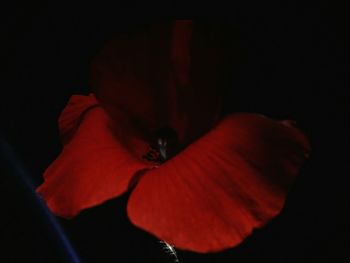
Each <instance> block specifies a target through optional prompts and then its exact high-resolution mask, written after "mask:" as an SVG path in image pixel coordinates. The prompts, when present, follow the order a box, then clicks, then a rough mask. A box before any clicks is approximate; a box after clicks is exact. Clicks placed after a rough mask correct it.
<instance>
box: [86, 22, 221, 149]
mask: <svg viewBox="0 0 350 263" xmlns="http://www.w3.org/2000/svg"><path fill="white" fill-rule="evenodd" d="M194 28H195V29H194V30H193V32H192V22H191V21H188V20H177V21H175V22H173V23H163V24H157V25H153V26H151V27H150V28H149V30H148V31H145V32H137V33H135V34H129V35H128V36H119V37H118V38H117V39H114V40H113V41H111V42H109V43H108V44H107V45H106V46H105V47H104V49H103V50H102V51H101V52H100V53H99V54H98V55H97V56H96V58H95V59H94V61H93V63H92V70H91V75H92V76H91V86H92V87H93V88H94V92H95V93H96V96H97V98H98V99H99V101H100V102H101V105H102V106H103V107H104V108H105V109H106V111H107V112H108V113H109V114H110V115H111V116H113V115H114V112H115V111H117V112H119V111H120V110H122V111H123V112H126V113H127V114H128V115H129V116H130V118H132V119H133V120H136V121H137V122H138V123H139V124H140V125H141V126H143V128H144V129H145V130H147V131H149V132H153V131H155V130H157V129H159V128H163V127H164V126H171V127H172V128H174V129H175V130H176V131H177V133H178V136H179V140H180V142H181V143H182V144H184V145H185V144H188V143H189V142H190V141H192V140H193V139H195V138H197V137H198V136H199V135H201V134H203V133H205V132H206V131H207V130H209V129H210V128H211V127H212V126H213V125H214V123H215V122H216V121H217V117H218V113H219V110H220V103H219V101H220V98H219V92H218V88H217V87H218V86H220V85H219V78H220V77H219V65H218V63H219V55H218V48H217V47H215V46H213V45H210V44H208V43H207V42H208V41H206V40H205V39H204V35H205V34H204V33H203V32H202V31H203V30H202V29H201V28H199V27H194ZM113 118H114V117H113Z"/></svg>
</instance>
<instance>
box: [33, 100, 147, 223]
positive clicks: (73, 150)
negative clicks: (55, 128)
mask: <svg viewBox="0 0 350 263" xmlns="http://www.w3.org/2000/svg"><path fill="white" fill-rule="evenodd" d="M59 124H60V130H61V133H62V136H63V140H64V142H65V144H64V147H63V151H62V153H61V154H60V155H59V156H58V158H57V159H56V160H55V161H54V162H53V163H52V164H51V165H50V166H49V168H48V169H47V170H46V171H45V174H44V180H45V181H44V183H43V184H42V185H41V186H40V187H39V188H38V189H37V192H38V193H39V194H40V195H42V197H43V198H44V199H45V200H46V202H47V204H48V206H49V208H50V209H51V210H52V212H54V213H55V214H57V215H60V216H62V217H67V218H69V217H73V216H75V215H76V214H78V213H79V212H80V211H81V210H82V209H85V208H88V207H91V206H94V205H97V204H100V203H102V202H104V201H106V200H108V199H111V198H113V197H116V196H119V195H121V194H122V193H123V192H125V191H126V190H127V189H128V187H129V183H130V181H131V180H132V179H133V178H134V176H135V174H136V173H137V172H139V171H142V170H144V169H146V167H147V165H146V164H145V163H143V162H142V161H141V160H140V159H138V156H140V154H141V153H142V152H145V151H146V150H147V144H146V143H145V142H144V141H143V140H142V139H141V137H140V135H139V134H137V133H136V132H135V130H134V129H133V127H132V126H131V125H130V123H129V122H128V121H127V120H126V119H125V118H124V117H123V115H122V114H120V115H119V117H118V118H117V119H115V120H113V122H112V121H111V119H110V118H109V117H108V116H107V114H106V113H105V112H104V110H103V109H102V108H101V107H99V106H98V105H97V101H96V99H95V98H94V97H93V96H73V97H72V98H71V100H70V102H69V103H68V105H67V107H66V108H65V109H64V111H63V113H62V115H61V117H60V121H59ZM67 135H69V136H68V137H67Z"/></svg>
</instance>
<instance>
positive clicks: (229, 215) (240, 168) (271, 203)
mask: <svg viewBox="0 0 350 263" xmlns="http://www.w3.org/2000/svg"><path fill="white" fill-rule="evenodd" d="M309 151H310V146H309V143H308V141H307V139H306V138H305V137H304V135H303V134H302V133H301V132H300V131H299V130H298V129H296V128H294V127H291V126H288V125H285V124H284V123H282V122H277V121H273V120H271V119H269V118H266V117H264V116H262V115H257V114H243V113H242V114H233V115H230V116H228V117H226V118H225V119H224V120H222V121H221V122H220V124H219V125H218V126H217V127H216V128H214V129H213V130H211V131H210V132H209V133H207V134H206V135H204V136H203V137H202V138H200V139H199V140H197V141H195V142H194V143H193V144H192V145H190V146H189V147H188V148H186V149H185V150H184V151H183V152H181V153H180V154H178V155H177V156H175V157H174V158H173V159H170V160H169V161H167V162H166V163H164V164H163V165H161V166H160V167H159V168H158V169H154V170H151V171H149V172H147V173H146V175H145V176H144V177H142V178H141V179H140V181H139V183H138V184H137V186H136V188H135V189H134V190H133V192H132V194H131V197H130V200H129V203H128V215H129V217H130V219H131V221H132V222H133V223H134V224H135V225H137V226H139V227H140V228H142V229H144V230H146V231H148V232H150V233H152V234H154V235H156V236H157V237H158V238H159V239H162V240H165V241H166V242H168V243H170V244H173V245H175V247H178V248H181V249H185V250H191V251H196V252H203V253H204V252H215V251H221V250H223V249H227V248H231V247H233V246H235V245H237V244H239V243H240V242H242V240H243V239H244V238H245V237H247V236H248V235H249V234H251V232H252V230H253V229H255V228H259V227H261V226H263V225H264V224H266V223H267V222H268V221H269V220H270V219H272V218H273V217H274V216H276V215H277V214H278V213H279V212H280V211H281V209H282V208H283V205H284V202H285V198H286V193H287V191H288V187H289V186H290V184H291V183H292V182H293V180H294V178H295V176H296V175H297V172H298V170H299V168H300V166H301V165H302V163H303V162H304V161H305V159H306V158H307V156H308V154H309Z"/></svg>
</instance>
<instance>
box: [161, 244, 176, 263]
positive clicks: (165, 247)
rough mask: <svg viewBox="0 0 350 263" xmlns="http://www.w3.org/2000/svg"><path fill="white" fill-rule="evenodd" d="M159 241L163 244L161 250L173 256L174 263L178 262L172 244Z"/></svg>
mask: <svg viewBox="0 0 350 263" xmlns="http://www.w3.org/2000/svg"><path fill="white" fill-rule="evenodd" d="M159 243H161V244H163V250H164V251H165V252H166V253H167V254H170V255H171V256H173V258H174V263H180V261H179V258H178V257H177V254H176V250H175V249H174V246H172V245H170V244H168V243H167V242H165V241H159Z"/></svg>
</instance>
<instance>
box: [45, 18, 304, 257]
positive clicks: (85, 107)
mask: <svg viewBox="0 0 350 263" xmlns="http://www.w3.org/2000/svg"><path fill="white" fill-rule="evenodd" d="M196 30H197V31H196ZM202 36H203V35H202V34H201V33H200V30H199V29H196V28H194V30H192V23H191V22H190V21H177V22H176V23H174V24H173V25H171V24H170V23H169V24H163V25H158V26H155V27H153V28H152V30H150V31H149V32H147V33H140V34H137V35H135V36H125V37H124V38H119V39H118V40H116V41H112V42H111V44H109V45H108V46H107V47H106V48H105V49H104V51H103V52H102V53H101V54H100V55H99V56H98V57H97V58H96V59H95V62H94V65H93V81H92V84H93V86H94V87H95V90H94V93H95V94H91V95H89V96H80V95H74V96H72V97H71V99H70V101H69V103H68V105H67V106H66V108H65V109H64V111H63V113H62V115H61V116H60V119H59V127H60V132H61V136H62V141H63V144H64V147H63V151H62V153H61V154H60V155H59V157H58V158H57V159H56V160H55V161H54V162H53V163H52V164H51V166H50V167H49V168H48V169H47V170H46V172H45V174H44V179H45V182H44V183H43V184H42V185H41V186H40V187H39V188H38V193H39V194H40V195H42V196H43V198H44V199H45V200H46V202H47V204H48V206H49V208H50V209H51V210H52V212H53V213H55V214H56V215H59V216H62V217H66V218H71V217H73V216H75V215H77V214H78V213H79V212H80V211H81V210H83V209H86V208H89V207H92V206H95V205H98V204H101V203H103V202H105V201H106V200H109V199H112V198H115V197H117V196H119V195H121V194H122V193H124V192H126V191H127V190H128V189H130V188H132V187H134V186H135V187H134V189H133V190H132V192H131V196H130V199H129V202H128V216H129V218H130V220H131V221H132V222H133V223H134V224H135V225H136V226H138V227H140V228H142V229H144V230H146V231H148V232H150V233H152V234H154V235H155V236H157V237H158V238H160V239H162V240H165V241H166V242H168V243H170V244H173V245H175V246H176V247H178V248H181V249H186V250H192V251H196V252H213V251H220V250H223V249H226V248H231V247H233V246H235V245H237V244H239V243H240V242H242V240H243V239H244V238H245V237H247V236H248V235H249V234H251V232H252V230H253V229H255V228H259V227H261V226H263V225H264V224H266V223H267V222H268V221H269V220H270V219H271V218H273V217H274V216H276V215H277V214H278V213H279V212H280V211H281V209H282V207H283V204H284V201H285V197H286V193H287V191H288V188H289V186H290V185H291V183H292V182H293V180H294V178H295V176H296V175H297V173H298V169H299V168H300V166H301V165H302V163H303V162H304V161H305V159H306V158H307V155H308V153H309V151H310V147H309V143H308V141H307V139H306V138H305V136H304V135H303V134H302V133H301V132H300V131H299V130H298V129H297V128H295V127H293V126H291V125H289V124H288V123H286V122H279V121H274V120H271V119H269V118H267V117H264V116H262V115H258V114H251V113H236V114H231V115H228V116H226V117H223V118H221V119H220V118H219V116H220V115H219V113H220V97H219V93H218V92H217V89H215V88H213V87H215V86H214V84H216V83H215V81H216V79H215V77H216V76H217V74H216V73H217V68H218V67H217V65H218V63H219V62H218V60H217V56H216V55H217V54H216V53H215V52H216V51H215V49H214V48H213V47H212V46H210V45H209V44H208V42H210V41H207V42H205V41H204V40H203V39H202ZM189 43H191V45H190V44H189ZM190 46H192V47H193V48H192V49H191V48H190ZM203 54H205V56H203ZM190 55H191V56H190ZM203 58H204V61H203Z"/></svg>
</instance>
